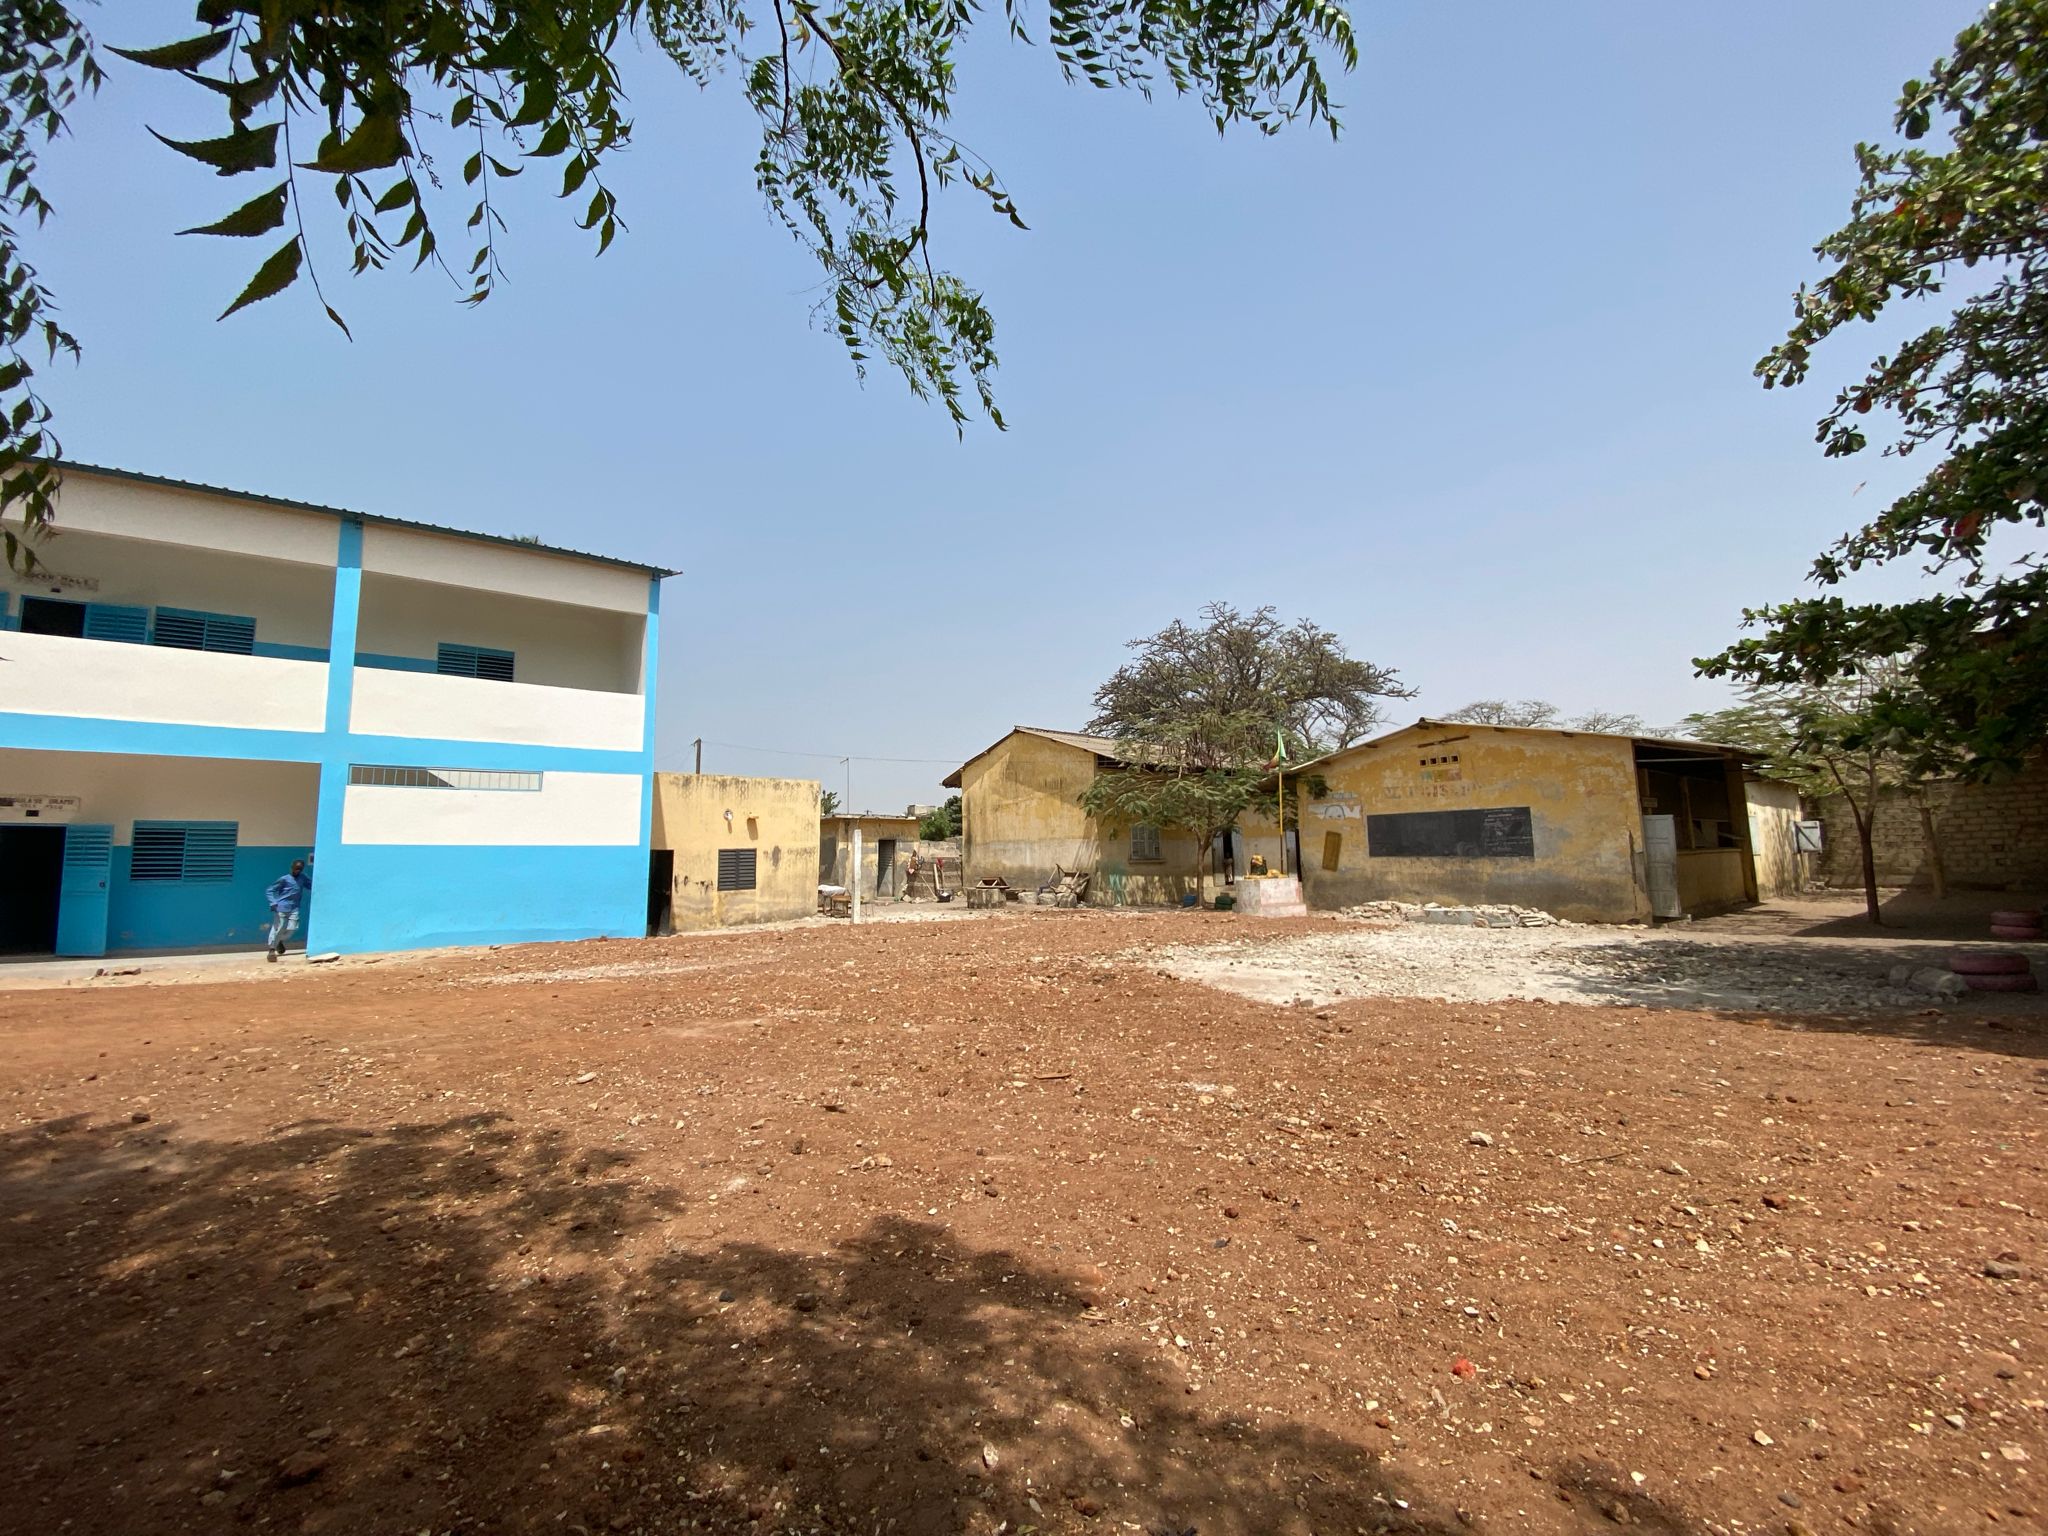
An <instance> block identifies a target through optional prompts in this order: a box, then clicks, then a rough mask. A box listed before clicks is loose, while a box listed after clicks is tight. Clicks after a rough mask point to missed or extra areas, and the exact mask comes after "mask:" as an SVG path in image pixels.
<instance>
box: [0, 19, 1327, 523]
mask: <svg viewBox="0 0 2048 1536" xmlns="http://www.w3.org/2000/svg"><path fill="white" fill-rule="evenodd" d="M81 10H82V0H68V3H67V0H11V3H10V4H8V5H6V6H0V80H4V83H5V98H6V100H5V104H4V107H0V187H4V191H0V347H4V350H0V359H4V364H0V496H4V498H5V499H6V500H7V501H9V502H10V503H14V504H16V505H18V506H19V507H20V508H21V509H22V510H23V511H24V512H25V514H26V515H27V517H28V520H29V522H30V523H31V524H32V525H34V526H40V525H42V524H43V523H45V522H46V521H47V519H48V516H49V511H50V499H49V492H50V489H51V485H52V482H51V477H50V474H49V471H48V470H47V469H46V468H44V467H43V466H42V465H41V464H40V463H39V462H38V460H39V459H40V458H44V457H47V456H49V455H51V454H52V453H54V452H55V450H56V445H55V442H54V440H53V439H52V438H51V436H50V434H49V425H48V414H49V413H48V411H47V410H46V408H45V407H44V405H43V403H42V399H41V397H40V395H38V394H37V392H36V389H35V383H34V371H35V367H36V366H37V364H38V363H39V362H42V361H47V358H48V357H49V356H52V355H54V354H55V353H57V352H75V351H76V344H75V343H74V342H73V340H72V338H71V336H70V335H69V334H68V333H67V332H65V331H63V330H62V328H61V327H59V326H58V325H57V324H56V321H55V318H54V316H55V306H54V302H53V301H52V299H51V296H50V294H49V293H48V291H47V290H46V289H45V288H44V287H43V286H42V285H41V283H40V281H39V280H38V279H37V276H36V274H35V272H34V270H33V268H31V267H30V266H29V265H28V263H27V262H26V260H25V258H24V256H23V252H22V235H23V233H24V228H25V225H26V224H28V223H40V222H41V221H43V220H44V219H46V218H47V217H49V215H50V211H51V210H50V206H49V203H48V202H47V200H46V199H45V198H44V196H43V194H42V191H41V189H40V183H39V180H38V175H37V170H38V168H37V162H36V152H37V150H38V149H39V148H40V147H41V146H43V145H44V144H46V143H47V142H48V141H49V140H50V139H52V138H54V137H55V136H56V135H57V134H59V133H61V132H62V131H63V130H64V126H65V120H66V114H67V113H68V112H69V111H70V110H71V108H72V107H73V105H74V103H75V102H76V101H77V99H78V98H79V96H80V95H81V94H82V93H86V92H90V91H91V90H92V89H93V88H94V87H95V86H96V85H98V83H99V82H100V78H101V75H100V65H99V62H98V58H97V55H96V54H95V52H94V46H93V41H92V39H91V37H90V36H89V35H88V34H87V32H86V29H85V28H84V26H83V25H82V24H81V23H80V20H79V12H80V11H81ZM998 14H999V16H1000V22H1001V24H1002V25H1003V26H1004V27H1005V29H1006V30H1007V31H1008V32H1009V34H1010V35H1011V36H1012V37H1013V38H1015V39H1016V40H1017V41H1018V42H1020V43H1029V42H1031V41H1032V38H1033V34H1034V33H1035V34H1036V35H1037V36H1038V37H1040V38H1043V39H1044V40H1045V41H1046V42H1047V43H1049V45H1050V50H1051V54H1052V57H1053V60H1054V61H1055V63H1056V64H1057V66H1058V67H1059V68H1060V70H1061V71H1062V72H1063V73H1064V74H1065V75H1066V76H1067V77H1068V78H1069V79H1071V80H1076V81H1086V82H1087V83H1089V84H1091V85H1096V86H1102V87H1112V86H1122V87H1129V88H1134V89H1137V90H1139V91H1145V92H1149V90H1150V88H1151V86H1152V84H1153V83H1154V82H1155V81H1157V80H1162V79H1163V80H1164V81H1165V82H1166V83H1167V84H1168V85H1170V86H1171V87H1172V88H1173V90H1174V91H1175V92H1176V93H1178V94H1182V95H1188V96H1193V97H1195V98H1197V99H1198V100H1199V101H1200V102H1201V104H1202V106H1203V108H1204V110H1205V111H1206V113H1207V115H1208V116H1209V118H1210V119H1211V120H1212V121H1213V122H1214V124H1215V125H1216V128H1217V129H1218V130H1219V131H1221V130H1223V129H1226V128H1228V127H1231V126H1233V125H1244V126H1248V127H1250V128H1252V129H1254V130H1256V131H1258V132H1260V133H1273V132H1277V131H1278V130H1279V129H1280V128H1281V127H1282V126H1284V125H1285V124H1287V123H1290V122H1294V121H1297V120H1301V119H1306V120H1308V121H1309V122H1312V123H1313V122H1321V123H1324V124H1325V125H1327V126H1328V127H1329V128H1330V129H1331V131H1332V132H1335V130H1336V118H1335V116H1334V114H1333V111H1332V106H1331V102H1330V97H1329V90H1328V85H1327V82H1326V80H1325V77H1324V68H1325V62H1326V61H1334V63H1335V64H1336V65H1337V66H1338V67H1340V68H1344V69H1349V68H1351V67H1352V66H1353V65H1354V64H1355V63H1356V62H1357V48H1356V45H1355V43H1354V41H1353V37H1352V30H1351V22H1350V19H1349V17H1348V15H1347V14H1346V12H1345V11H1344V9H1343V8H1342V6H1341V5H1339V4H1337V3H1336V0H1255V3H1254V0H1049V3H1048V5H1047V7H1046V9H1045V10H1044V11H1043V12H1038V11H1036V10H1035V9H1033V8H1028V7H1027V6H1026V5H1025V4H1024V0H1003V4H1002V6H1001V9H1000V12H999V13H998ZM196 15H197V20H198V24H199V30H198V31H197V32H196V33H194V34H193V35H191V36H187V37H180V38H177V39H176V40H174V41H169V42H163V43H160V44H157V45H155V46H147V47H128V48H117V49H112V50H110V51H112V52H114V53H116V54H118V55H120V56H121V57H122V58H125V59H128V60H130V61H132V62H134V63H136V64H140V65H144V66H147V67H149V68H152V69H158V70H163V71H167V72H170V73H173V74H176V75H178V76H180V77H182V78H183V79H185V80H187V81H189V82H190V83H191V86H192V89H193V91H194V93H195V95H197V96H199V97H200V98H201V99H203V100H204V101H206V102H208V103H210V104H211V105H212V108H213V109H214V110H215V111H217V112H218V113H219V114H220V117H219V125H218V126H219V132H217V133H214V134H210V135H206V136H202V137H199V138H194V139H172V138H168V137H165V136H164V135H162V134H159V135H158V138H160V139H162V141H163V143H164V144H166V145H168V146H169V148H170V149H171V150H174V151H176V152H177V153H179V154H181V155H185V156H187V157H189V158H191V159H194V160H197V161H199V162H200V163H201V164H203V165H206V166H209V167H211V168H212V169H214V170H215V171H217V172H219V173H220V175H221V176H223V177H225V178H228V179H230V180H232V181H234V182H236V183H238V184H239V185H240V187H241V191H240V193H239V194H238V199H239V200H238V201H237V203H236V204H235V205H234V206H231V207H228V208H224V209H213V210H208V211H206V212H205V213H204V214H202V215H201V217H200V218H199V219H198V220H195V222H194V226H193V227H192V228H190V229H188V230H186V231H184V232H185V233H188V234H203V235H213V236H220V237H226V238H230V239H236V240H245V241H249V242H252V243H253V244H254V245H255V250H256V254H255V256H254V257H253V258H252V265H253V272H252V275H251V276H250V277H249V279H248V281H247V282H246V284H245V285H244V286H243V287H242V289H241V291H240V292H239V293H238V294H236V295H234V296H233V298H232V300H231V301H230V302H229V303H228V304H227V306H226V308H225V310H224V311H223V317H225V316H226V315H229V314H233V313H234V312H235V311H237V310H239V309H242V308H244V307H245V306H247V305H250V304H254V303H256V302H258V301H259V300H262V299H266V298H269V297H271V296H273V295H275V294H278V293H281V292H283V291H284V290H285V289H287V288H289V287H290V286H291V285H292V284H293V283H294V282H296V281H297V280H298V279H299V278H300V277H301V276H307V277H309V278H310V279H312V286H313V287H314V289H315V291H316V292H318V291H319V289H320V284H319V281H318V279H317V277H316V276H315V275H314V274H313V272H312V256H313V244H312V242H311V240H310V238H309V232H310V231H311V230H312V228H313V227H314V226H316V225H317V224H318V222H319V221H320V220H322V219H326V220H328V221H331V222H337V223H338V225H339V230H338V233H339V234H340V235H341V236H342V237H343V238H344V239H345V240H346V242H347V246H348V249H349V252H350V261H351V265H352V267H353V268H354V270H355V271H356V272H358V273H361V272H366V271H370V270H373V269H377V268H381V267H384V266H386V265H388V264H390V263H392V262H395V261H404V262H406V263H407V264H409V265H410V266H412V267H414V268H418V267H421V266H433V267H435V268H437V269H439V270H441V271H443V272H445V273H446V274H448V276H449V277H450V278H452V279H453V280H454V282H455V284H456V285H457V291H458V293H459V294H460V296H461V297H462V299H463V301H464V302H466V303H480V302H482V301H483V300H484V299H486V298H488V297H489V296H490V294H491V292H492V289H493V288H494V287H495V285H496V284H497V282H498V280H499V278H500V277H501V276H502V275H503V266H502V263H501V255H502V248H503V241H504V240H505V238H506V235H507V232H508V231H507V224H506V219H505V216H504V209H503V192H504V183H505V182H506V181H507V180H508V179H510V178H512V177H514V176H518V175H521V174H523V173H525V172H526V171H528V170H532V171H534V172H535V173H536V174H539V175H545V176H546V177H548V178H549V184H550V188H551V190H554V191H556V192H557V193H558V194H559V196H560V197H561V198H563V199H565V200H566V201H567V203H568V205H569V208H570V210H571V211H572V213H573V216H574V217H575V219H576V222H577V223H578V224H579V225H580V226H582V227H583V228H584V229H587V230H589V231H590V234H591V238H592V240H593V242H594V243H595V245H596V247H597V249H598V250H599V251H603V250H604V249H605V248H606V247H607V246H609V245H610V244H611V242H612V240H613V239H614V238H615V237H616V236H617V235H618V234H619V233H620V232H621V231H622V230H624V229H625V227H626V226H625V221H624V216H623V213H622V210H621V208H620V206H619V200H618V198H617V197H616V196H615V195H614V193H613V192H612V190H611V188H610V186H609V185H608V184H607V181H606V168H607V166H608V165H610V164H611V162H612V160H613V158H614V157H615V156H616V155H617V154H618V152H619V151H620V150H622V149H623V148H625V146H626V145H627V143H628V142H629V140H630V137H631V133H632V126H633V125H632V120H631V118H630V116H629V114H628V111H627V104H626V99H625V94H624V92H623V90H622V88H621V82H620V76H619V68H618V59H619V56H620V54H621V53H622V51H623V50H625V49H626V48H627V47H628V46H630V45H632V44H634V43H636V42H639V41H645V42H647V43H651V44H652V46H653V48H654V49H655V50H657V51H658V52H659V53H661V54H663V55H666V57H667V58H668V59H670V60H671V61H673V63H674V64H675V65H676V66H677V67H678V68H680V69H681V70H682V71H683V73H684V74H685V75H686V76H687V77H688V78H689V79H691V80H693V81H695V82H696V83H697V84H699V85H700V86H705V87H709V86H711V85H713V84H715V83H719V82H723V81H729V82H731V83H732V84H733V85H734V86H735V87H736V88H737V89H738V91H739V93H740V94H741V96H742V97H743V98H744V99H745V101H746V103H747V104H748V106H750V107H751V108H752V109H753V111H754V113H755V114H756V116H757V117H758V119H759V121H760V127H761V142H760V152H759V154H758V156H757V157H756V158H755V161H754V174H755V179H756V182H757V184H758V185H759V187H760V190H761V193H762V196H763V197H764V199H765V200H766V202H767V205H768V208H769V210H770V212H771V213H772V214H773V216H774V217H775V218H776V219H778V220H779V221H780V222H781V223H782V224H783V225H784V226H785V227H786V228H787V229H788V230H789V232H790V233H791V234H792V235H793V236H795V238H796V239H797V240H798V241H800V242H801V243H802V244H803V245H804V246H805V247H807V248H808V249H809V250H810V252H811V253H812V255H813V256H814V257H815V258H816V259H817V261H818V264H819V267H820V268H821V270H822V273H823V277H824V289H823V294H824V296H823V298H822V300H821V303H820V314H821V317H822V318H823V319H825V320H826V322H827V323H829V325H830V326H831V328H832V329H833V331H834V332H835V333H836V334H837V335H838V337H839V338H840V340H841V341H842V342H843V343H844V344H845V347H846V349H847V352H848V353H849V355H850V356H851V358H852V360H853V363H854V366H855V367H856V368H857V369H863V370H864V369H865V367H866V365H867V364H868V362H869V361H870V360H873V359H879V360H881V361H882V362H884V363H886V364H887V365H888V366H890V367H893V368H895V369H896V370H897V371H898V372H900V373H901V374H902V375H903V377H904V378H905V380H906V381H907V382H908V383H909V386H910V388H911V389H912V391H913V392H915V393H916V394H917V395H918V396H919V397H921V398H931V399H936V400H937V401H939V402H940V403H941V404H942V405H943V406H944V407H945V409H946V410H947V412H948V413H949V414H950V416H951V417H952V419H953V421H954V422H955V423H956V424H964V423H965V422H966V421H967V420H968V419H969V418H970V416H971V415H972V414H973V413H975V412H977V411H978V412H980V413H983V414H985V415H987V416H988V417H989V418H990V419H991V420H992V421H994V422H995V423H996V424H997V425H999V426H1000V425H1001V421H1002V418H1001V415H1000V413H999V412H998V410H997V408H996V404H995V396H994V389H993V376H994V373H995V368H996V351H995V323H994V320H993V318H992V317H991V315H990V313H989V311H988V308H987V306H986V305H985V304H984V302H983V300H982V296H981V294H980V292H979V291H978V290H976V289H975V288H974V287H972V286H971V285H970V284H968V283H967V282H965V281H963V280H962V279H961V278H959V277H957V276H955V275H953V274H952V273H949V272H946V271H944V270H943V269H941V268H940V267H939V266H938V265H937V264H936V262H935V261H934V259H933V254H932V240H931V235H932V225H933V214H934V206H935V199H936V198H937V197H939V196H940V195H942V194H943V193H944V192H945V191H946V190H947V189H949V188H955V187H957V188H960V189H964V190H965V191H966V192H967V193H968V194H969V195H970V196H972V197H975V198H978V199H979V200H980V201H982V202H984V203H985V204H986V205H987V207H988V208H989V209H990V210H991V211H993V212H994V213H995V215H996V216H998V217H999V218H1002V219H1005V220H1007V221H1009V222H1011V223H1014V224H1016V225H1018V226H1019V227H1022V226H1023V219H1022V217H1021V215H1020V214H1019V212H1018V209H1017V206H1016V204H1015V203H1014V202H1013V201H1012V200H1011V197H1010V194H1009V192H1008V191H1007V190H1006V189H1005V187H1004V184H1003V182H1002V180H1001V178H1000V176H999V175H998V174H997V172H996V171H995V169H994V167H993V166H991V165H990V164H989V163H988V162H987V161H985V160H984V159H982V158H981V156H979V155H978V154H976V153H975V152H973V151H972V150H970V149H968V148H967V147H966V146H965V145H963V144H962V143H960V141H959V140H958V139H956V138H955V137H954V135H953V131H952V121H953V114H954V108H955V95H956V89H957V85H958V79H957V76H956V64H957V59H958V56H959V54H960V52H961V51H962V49H963V48H964V47H965V45H966V42H967V39H968V35H969V33H970V32H971V31H972V29H973V28H974V26H975V24H976V23H977V22H980V21H982V20H984V19H986V13H984V12H983V11H982V10H981V9H980V8H978V7H976V6H974V5H972V4H967V3H963V0H827V3H818V0H567V3H561V0H547V3H544V0H487V3H476V0H381V3H379V4H376V5H369V4H335V3H333V0H199V3H198V4H197V6H196ZM316 185H318V186H322V187H324V189H325V190H326V191H327V192H329V193H331V194H332V202H331V203H330V201H329V200H328V198H326V197H321V196H314V195H311V194H312V192H313V188H314V186H316ZM108 233H109V236H110V237H112V232H108ZM320 302H321V303H322V304H323V305H325V307H326V309H327V313H328V314H329V315H330V316H331V317H332V318H333V320H334V322H335V324H337V325H342V326H343V329H344V330H346V326H345V325H344V324H343V321H342V317H341V315H340V313H339V312H338V311H337V310H336V309H335V308H334V306H333V305H332V304H331V303H329V302H328V300H327V297H326V295H325V294H324V293H323V294H321V297H320ZM10 552H11V553H12V552H14V551H12V549H11V548H10Z"/></svg>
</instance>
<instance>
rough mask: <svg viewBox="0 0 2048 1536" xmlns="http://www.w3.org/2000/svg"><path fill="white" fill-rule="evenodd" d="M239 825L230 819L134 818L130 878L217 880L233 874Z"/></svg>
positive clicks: (222, 880) (202, 881) (217, 882)
mask: <svg viewBox="0 0 2048 1536" xmlns="http://www.w3.org/2000/svg"><path fill="white" fill-rule="evenodd" d="M239 831H240V828H239V826H238V825H237V824H236V823H235V822H232V821H138V822H136V823H135V833H134V839H133V842H132V845H131V846H130V848H129V851H128V852H129V857H128V878H129V879H130V880H177V881H183V882H186V883H206V884H219V883H221V882H224V881H228V880H232V879H234V877H235V846H236V841H237V836H238V833H239Z"/></svg>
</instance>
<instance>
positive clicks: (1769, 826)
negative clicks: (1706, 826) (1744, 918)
mask: <svg viewBox="0 0 2048 1536" xmlns="http://www.w3.org/2000/svg"><path fill="white" fill-rule="evenodd" d="M1744 792H1745V794H1746V796H1747V798H1748V800H1749V840H1750V845H1751V847H1752V848H1754V849H1755V851H1756V884H1757V895H1758V897H1759V898H1760V899H1762V900H1765V901H1768V900H1770V899H1771V898H1772V897H1773V896H1790V895H1792V894H1793V893H1795V892H1797V891H1798V890H1799V889H1801V887H1802V886H1803V885H1804V884H1805V878H1804V871H1803V870H1801V868H1800V859H1799V843H1798V834H1797V833H1796V832H1794V831H1793V830H1792V829H1793V828H1794V826H1796V825H1797V824H1798V821H1799V817H1800V808H1799V791H1798V790H1796V789H1794V788H1793V787H1792V786H1791V785H1790V784H1786V783H1784V782H1782V781H1781V780H1778V779H1751V780H1750V781H1749V783H1748V784H1746V785H1745V786H1744Z"/></svg>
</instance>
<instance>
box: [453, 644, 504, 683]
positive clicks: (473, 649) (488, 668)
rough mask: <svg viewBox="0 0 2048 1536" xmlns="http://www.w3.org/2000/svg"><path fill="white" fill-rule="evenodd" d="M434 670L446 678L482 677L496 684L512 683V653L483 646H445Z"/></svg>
mask: <svg viewBox="0 0 2048 1536" xmlns="http://www.w3.org/2000/svg"><path fill="white" fill-rule="evenodd" d="M434 670H435V671H436V672H439V673H440V674H441V675H442V676H444V677H481V678H485V679H488V680H489V681H491V682H494V683H509V682H511V681H512V653H511V652H510V651H494V650H492V649H490V648H489V647H488V646H482V645H443V646H442V647H441V649H440V652H439V654H438V655H436V657H435V658H434Z"/></svg>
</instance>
